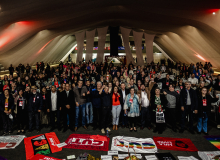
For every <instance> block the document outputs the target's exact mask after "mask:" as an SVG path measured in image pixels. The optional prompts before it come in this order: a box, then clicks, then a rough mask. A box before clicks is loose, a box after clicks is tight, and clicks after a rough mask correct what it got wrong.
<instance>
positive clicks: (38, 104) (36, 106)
mask: <svg viewBox="0 0 220 160" xmlns="http://www.w3.org/2000/svg"><path fill="white" fill-rule="evenodd" d="M34 98H35V103H34V102H33V101H34ZM28 102H29V103H28V111H29V112H37V111H38V110H42V107H43V101H42V95H41V94H40V93H38V92H37V93H36V95H34V94H33V93H31V94H30V96H29V100H28Z"/></svg>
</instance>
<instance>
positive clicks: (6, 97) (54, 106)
mask: <svg viewBox="0 0 220 160" xmlns="http://www.w3.org/2000/svg"><path fill="white" fill-rule="evenodd" d="M152 83H154V82H152ZM82 84H83V83H82V81H78V85H77V86H76V87H74V88H73V90H72V89H70V86H69V84H66V85H65V89H64V90H63V91H59V90H57V88H56V86H55V85H53V86H52V87H51V90H49V91H47V93H45V92H46V91H45V92H42V93H38V92H37V91H36V89H37V88H36V87H35V86H32V88H31V90H32V91H31V92H30V91H29V89H28V87H27V88H26V90H25V91H23V90H22V89H19V90H18V91H17V95H14V98H13V96H12V95H11V94H10V91H9V90H8V89H6V90H4V94H2V95H1V97H0V113H1V117H2V120H3V129H4V132H3V135H6V134H7V133H8V134H11V132H12V122H13V123H17V128H18V134H19V133H21V132H22V133H24V132H25V125H28V126H29V131H30V132H31V131H32V129H33V124H35V126H36V129H37V131H38V132H39V130H40V119H42V117H44V116H45V115H48V117H50V125H51V129H50V131H53V130H54V129H55V126H56V125H57V128H58V130H59V131H60V130H61V121H63V127H64V129H63V131H64V132H65V131H66V130H67V129H68V126H69V128H70V129H71V130H72V131H76V130H77V129H78V127H79V123H80V122H79V117H80V113H81V114H82V115H81V117H82V121H81V124H82V126H83V128H84V129H87V125H88V123H90V122H91V121H92V119H91V117H90V115H88V113H91V112H93V116H94V119H93V129H96V128H99V129H101V132H102V133H103V134H104V133H105V131H106V130H108V131H110V128H109V121H110V120H111V118H112V125H113V130H118V125H119V119H120V120H121V122H122V126H124V125H127V124H128V123H127V121H129V124H130V128H129V130H130V131H131V132H132V131H135V132H137V124H138V122H139V120H140V119H139V118H138V117H139V116H141V117H140V118H141V127H140V128H141V130H143V128H144V127H147V128H148V129H149V130H150V129H151V122H152V121H154V120H155V122H156V127H155V129H154V132H158V133H159V134H161V133H162V132H163V130H164V128H165V124H166V123H170V124H171V127H172V130H173V131H174V132H176V131H177V126H176V118H177V116H179V114H178V111H179V109H181V120H180V122H181V129H180V131H179V132H180V133H183V132H184V129H185V121H186V116H187V117H188V116H189V131H190V132H191V133H192V134H194V130H193V119H194V114H197V116H198V123H197V131H198V133H201V132H202V131H203V132H204V133H205V134H208V130H207V121H208V117H209V114H210V111H211V103H212V102H215V101H217V100H218V97H216V98H212V97H211V96H210V95H209V94H208V90H207V88H205V87H203V88H202V90H201V93H200V94H199V95H197V93H196V91H195V90H193V89H192V88H191V83H190V82H189V81H187V82H186V83H185V88H183V89H182V90H181V92H180V94H178V93H177V92H175V91H174V86H173V85H172V84H170V85H169V89H168V90H164V91H163V93H162V92H161V90H160V89H159V88H158V87H155V85H153V86H154V87H152V85H149V86H151V87H145V85H144V84H142V85H141V87H140V90H139V91H138V92H137V94H136V93H135V89H134V88H132V87H131V88H130V91H128V90H127V89H126V88H125V83H121V86H120V87H121V89H120V90H119V88H118V86H115V87H113V91H112V92H110V91H109V87H108V86H105V85H103V86H102V83H101V82H97V86H96V88H94V89H91V90H87V88H88V87H87V86H82ZM152 88H153V89H152ZM44 89H45V88H44ZM42 90H43V89H42ZM88 97H90V100H91V102H92V103H91V102H88ZM88 103H91V104H89V105H92V107H88ZM178 106H180V107H178ZM178 108H179V109H178ZM88 110H89V111H88ZM14 113H15V114H14ZM86 114H87V115H86ZM61 115H63V116H61ZM46 117H47V116H46ZM15 119H16V121H15ZM127 119H128V120H127ZM27 121H28V122H29V123H28V124H27V123H26V122H27ZM34 121H35V123H34ZM74 127H75V128H74Z"/></svg>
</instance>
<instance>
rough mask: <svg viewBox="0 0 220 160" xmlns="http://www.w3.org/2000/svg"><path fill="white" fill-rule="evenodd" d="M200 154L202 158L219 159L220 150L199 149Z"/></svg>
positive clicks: (203, 159) (206, 159)
mask: <svg viewBox="0 0 220 160" xmlns="http://www.w3.org/2000/svg"><path fill="white" fill-rule="evenodd" d="M198 155H199V157H200V158H201V159H202V160H219V159H220V151H211V152H201V151H198Z"/></svg>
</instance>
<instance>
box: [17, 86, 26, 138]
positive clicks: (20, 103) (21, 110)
mask: <svg viewBox="0 0 220 160" xmlns="http://www.w3.org/2000/svg"><path fill="white" fill-rule="evenodd" d="M26 95H27V94H26V93H25V94H24V92H23V90H22V89H21V88H20V89H18V95H17V96H16V97H15V99H14V102H15V105H16V109H15V110H16V117H17V128H18V132H17V134H20V133H24V132H25V130H24V126H25V120H26V117H25V116H24V115H26V113H27V112H26V109H27V96H26Z"/></svg>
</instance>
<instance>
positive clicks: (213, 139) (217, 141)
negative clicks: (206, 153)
mask: <svg viewBox="0 0 220 160" xmlns="http://www.w3.org/2000/svg"><path fill="white" fill-rule="evenodd" d="M204 137H205V139H207V140H208V141H209V142H210V143H212V144H213V145H214V146H216V147H217V148H218V149H220V136H204Z"/></svg>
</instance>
